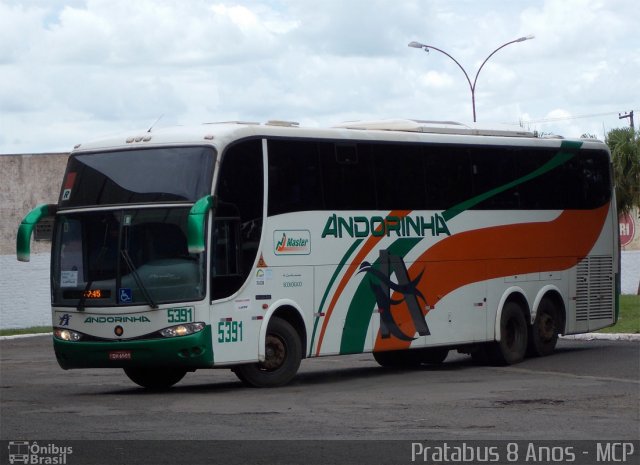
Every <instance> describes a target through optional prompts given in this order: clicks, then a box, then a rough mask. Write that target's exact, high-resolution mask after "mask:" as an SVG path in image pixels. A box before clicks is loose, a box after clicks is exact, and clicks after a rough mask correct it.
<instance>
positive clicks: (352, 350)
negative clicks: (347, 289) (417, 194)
mask: <svg viewBox="0 0 640 465" xmlns="http://www.w3.org/2000/svg"><path fill="white" fill-rule="evenodd" d="M422 239H423V238H422V237H416V238H411V239H407V238H403V239H398V240H397V241H395V242H394V243H393V244H391V246H389V249H388V250H389V253H390V254H393V255H399V256H401V257H403V258H404V256H405V255H406V254H407V253H409V251H410V250H411V249H413V248H414V247H415V246H416V244H418V242H420V241H421V240H422ZM373 267H374V269H377V268H379V267H380V259H379V258H377V259H376V260H375V262H373ZM375 303H376V298H375V296H374V294H373V292H371V287H370V285H369V278H363V279H362V281H360V284H359V285H358V289H357V290H356V292H355V293H354V295H353V299H352V300H351V303H350V304H349V310H348V311H347V318H346V320H345V323H344V328H343V329H342V339H341V341H340V354H357V353H361V352H362V351H363V350H364V344H365V341H366V339H367V329H368V328H369V321H370V320H371V315H372V314H373V307H374V305H375Z"/></svg>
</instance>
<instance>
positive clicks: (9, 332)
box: [0, 326, 53, 336]
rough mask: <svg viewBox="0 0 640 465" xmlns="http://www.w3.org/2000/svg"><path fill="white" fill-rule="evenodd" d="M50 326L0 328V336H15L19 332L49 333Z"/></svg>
mask: <svg viewBox="0 0 640 465" xmlns="http://www.w3.org/2000/svg"><path fill="white" fill-rule="evenodd" d="M51 331H53V330H52V329H51V326H32V327H31V328H20V329H0V336H17V335H19V334H36V333H50V332H51Z"/></svg>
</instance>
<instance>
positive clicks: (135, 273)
mask: <svg viewBox="0 0 640 465" xmlns="http://www.w3.org/2000/svg"><path fill="white" fill-rule="evenodd" d="M120 254H121V255H122V258H123V259H124V262H125V263H126V264H127V267H128V268H129V272H130V273H131V276H133V280H134V281H135V282H136V284H137V285H138V288H140V291H142V295H143V296H144V299H145V300H146V301H147V303H148V304H149V306H150V307H151V308H154V309H155V308H158V305H157V304H156V303H155V302H154V301H153V299H152V298H151V295H150V294H149V291H147V288H146V287H145V285H144V283H143V282H142V279H141V278H140V275H139V274H138V271H137V270H136V267H135V265H134V264H133V261H132V260H131V257H130V256H129V252H127V250H126V249H122V250H120ZM83 297H84V296H83Z"/></svg>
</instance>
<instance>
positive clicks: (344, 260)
mask: <svg viewBox="0 0 640 465" xmlns="http://www.w3.org/2000/svg"><path fill="white" fill-rule="evenodd" d="M363 240H364V239H358V240H356V241H355V242H354V243H353V244H352V245H351V247H349V250H347V252H346V253H345V254H344V256H343V257H342V260H340V263H339V264H338V266H337V267H336V269H335V271H334V272H333V276H331V279H330V280H329V284H328V285H327V288H326V289H325V290H324V295H323V296H322V300H321V301H320V306H319V307H318V313H321V312H322V309H323V308H324V303H325V302H326V300H327V297H328V296H329V291H330V290H331V288H332V287H333V284H334V283H335V281H336V279H337V278H338V275H339V274H340V272H341V271H342V269H343V268H344V265H345V264H346V263H347V260H348V259H349V257H350V256H351V254H353V252H355V250H356V249H357V248H358V246H359V245H360V244H361V243H362V241H363ZM319 321H320V316H316V318H315V321H314V322H313V333H312V334H311V344H309V357H311V353H312V352H313V343H314V341H315V338H316V331H317V330H318V322H319Z"/></svg>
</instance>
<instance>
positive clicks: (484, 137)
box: [74, 119, 604, 152]
mask: <svg viewBox="0 0 640 465" xmlns="http://www.w3.org/2000/svg"><path fill="white" fill-rule="evenodd" d="M248 137H292V138H318V139H332V140H349V139H352V140H354V141H355V140H380V141H395V142H434V143H461V144H479V143H480V144H482V145H517V146H531V145H536V146H557V145H559V144H560V139H563V138H562V137H552V138H546V137H537V136H536V135H535V134H534V133H532V132H529V131H526V130H524V129H522V128H520V127H517V126H516V127H514V126H508V125H491V126H488V125H483V124H478V123H469V124H463V123H458V122H453V121H425V120H413V119H387V120H377V121H348V122H344V123H340V124H337V125H334V126H332V127H329V128H315V127H301V126H300V125H299V124H298V123H296V122H293V121H280V120H272V121H267V122H266V123H262V124H261V123H256V122H245V121H224V122H218V123H204V124H201V125H194V126H175V127H168V128H157V129H156V128H153V129H149V130H147V131H134V132H129V133H125V134H120V135H116V136H111V137H107V138H103V139H99V140H95V141H92V142H89V143H83V144H78V145H76V146H75V147H74V152H84V151H95V150H115V149H126V148H134V147H135V148H141V147H146V146H156V147H157V146H160V145H162V146H165V145H200V144H205V145H213V146H217V147H218V148H219V149H221V148H223V147H224V146H226V145H227V144H228V143H230V142H232V141H234V140H238V139H244V138H248ZM480 138H481V139H480ZM582 141H583V142H585V143H586V144H589V145H591V144H593V145H594V146H602V145H604V143H603V142H601V141H594V140H593V139H582Z"/></svg>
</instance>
